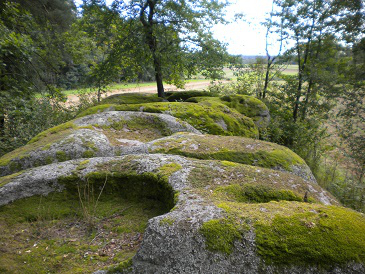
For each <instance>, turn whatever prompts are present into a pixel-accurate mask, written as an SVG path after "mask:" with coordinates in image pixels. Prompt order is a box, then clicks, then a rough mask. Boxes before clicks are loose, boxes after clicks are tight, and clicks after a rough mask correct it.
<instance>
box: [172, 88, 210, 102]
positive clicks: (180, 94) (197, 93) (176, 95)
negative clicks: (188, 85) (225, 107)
mask: <svg viewBox="0 0 365 274" xmlns="http://www.w3.org/2000/svg"><path fill="white" fill-rule="evenodd" d="M202 96H207V97H212V96H214V94H212V93H209V92H206V91H201V90H189V91H176V92H171V94H170V95H169V96H168V97H167V100H169V101H170V102H175V101H186V100H187V99H189V98H192V97H202Z"/></svg>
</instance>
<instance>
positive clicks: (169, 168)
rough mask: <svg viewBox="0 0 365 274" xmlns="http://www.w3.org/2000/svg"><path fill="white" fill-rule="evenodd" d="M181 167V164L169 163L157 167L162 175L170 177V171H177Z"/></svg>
mask: <svg viewBox="0 0 365 274" xmlns="http://www.w3.org/2000/svg"><path fill="white" fill-rule="evenodd" d="M181 168H182V166H181V165H179V164H176V163H169V164H166V165H163V166H161V167H160V168H159V171H160V174H161V175H162V176H166V177H170V176H171V174H172V173H175V172H176V171H179V170H180V169H181Z"/></svg>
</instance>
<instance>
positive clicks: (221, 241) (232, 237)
mask: <svg viewBox="0 0 365 274" xmlns="http://www.w3.org/2000/svg"><path fill="white" fill-rule="evenodd" d="M200 233H201V234H203V236H204V237H205V244H206V248H207V249H208V250H210V251H213V252H221V253H223V254H226V255H230V254H231V253H232V250H233V247H234V242H235V241H238V240H240V239H242V234H241V233H242V232H240V229H239V227H238V226H237V225H236V224H235V223H233V222H232V221H230V220H227V219H218V220H210V221H208V222H205V223H203V225H202V226H201V228H200Z"/></svg>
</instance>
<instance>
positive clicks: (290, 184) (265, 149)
mask: <svg viewBox="0 0 365 274" xmlns="http://www.w3.org/2000/svg"><path fill="white" fill-rule="evenodd" d="M188 95H189V94H188ZM138 96H139V95H138ZM138 96H137V97H138ZM175 96H177V95H175ZM135 98H136V97H133V96H131V97H125V98H123V100H124V101H123V100H121V99H118V98H112V100H111V101H110V102H111V103H116V102H117V103H119V104H120V105H114V106H111V105H108V107H107V108H104V107H103V106H97V107H96V108H94V109H90V110H88V111H87V112H86V113H89V114H88V115H86V114H85V115H84V116H83V117H80V118H78V119H76V120H73V121H71V122H69V123H66V124H63V125H61V126H59V127H57V128H53V129H50V130H48V131H46V132H44V133H41V134H40V135H38V136H37V137H35V138H34V139H33V140H32V141H31V142H30V143H29V144H28V145H27V146H25V147H23V148H21V149H19V150H17V151H15V152H14V153H13V154H12V155H11V154H9V155H5V157H3V158H1V159H0V165H1V166H2V167H1V168H2V169H0V170H1V172H2V174H1V175H0V176H1V177H0V206H5V205H7V204H8V205H11V204H12V203H13V202H14V201H17V200H19V201H22V200H24V201H26V200H27V199H31V198H29V197H32V196H34V195H43V196H47V195H50V193H62V196H60V197H65V199H66V197H68V196H69V195H74V196H75V195H76V197H77V195H80V185H87V186H88V187H90V186H92V188H93V189H95V190H101V192H100V193H102V194H101V195H104V194H106V193H113V194H118V195H121V196H123V197H125V198H130V199H132V198H133V199H140V198H148V199H152V200H154V201H158V202H159V203H162V204H163V205H164V207H165V211H163V212H165V213H159V215H160V214H163V215H160V216H156V215H153V216H156V217H153V218H151V219H149V221H148V224H147V228H146V230H145V232H144V234H143V241H142V243H141V245H140V247H139V249H138V251H137V253H136V254H135V253H133V254H135V256H134V257H133V259H128V260H126V261H120V262H118V261H116V262H115V263H116V265H114V266H112V267H111V268H109V269H106V270H101V271H99V273H105V272H108V271H111V272H113V271H114V272H120V273H298V274H299V273H308V274H309V273H364V272H365V268H364V262H365V217H364V216H363V215H362V214H360V213H358V212H355V211H353V210H349V209H346V208H343V207H341V206H340V204H339V202H338V201H337V200H336V199H335V198H334V197H333V196H332V195H330V194H329V193H328V192H327V191H325V190H323V189H322V188H321V187H320V186H319V185H318V184H317V183H316V181H315V179H314V178H313V175H312V174H311V172H310V170H309V168H308V166H307V165H306V164H305V162H304V161H303V159H301V158H300V157H299V156H298V155H296V154H295V153H293V152H292V151H290V150H289V149H287V148H285V147H282V146H279V145H276V144H272V143H268V142H263V141H259V140H256V139H250V138H245V137H242V136H219V134H220V133H223V134H225V135H235V134H234V133H237V132H241V133H242V134H241V135H244V134H243V132H244V130H243V129H245V130H247V129H250V130H248V131H247V132H251V133H255V132H257V128H256V127H255V126H253V127H252V128H250V125H252V124H253V122H252V120H250V118H247V117H246V116H244V115H242V114H241V113H243V112H244V111H246V113H245V115H247V116H249V115H251V116H252V117H258V116H260V115H261V116H262V117H264V115H263V114H262V113H264V111H265V108H264V107H262V108H261V110H262V111H263V112H261V114H260V111H261V110H260V111H252V113H249V112H248V111H247V110H244V108H248V107H249V106H250V102H251V101H254V100H251V99H249V98H246V97H244V98H243V97H242V96H238V97H237V96H231V97H230V99H228V98H218V97H207V98H211V99H210V100H207V99H206V98H205V99H204V100H203V99H202V100H201V99H199V98H201V97H195V98H196V102H197V103H193V102H190V103H160V102H155V101H154V100H155V99H151V100H153V102H154V103H146V104H138V102H137V101H134V99H135ZM190 99H191V100H193V99H194V98H190ZM190 99H189V100H190ZM241 99H242V100H243V99H245V100H244V101H242V102H241V101H240V100H241ZM145 100H146V101H149V100H150V99H149V98H148V97H146V99H145ZM250 100H251V101H250ZM125 102H128V103H129V105H128V104H124V103H125ZM224 102H227V103H224ZM228 103H229V104H228ZM251 103H252V102H251ZM179 104H180V105H179ZM252 104H254V105H255V104H259V103H258V102H253V103H252ZM111 108H113V109H114V110H111ZM140 108H143V110H144V112H140V111H139V110H140ZM214 108H217V112H218V114H217V115H216V116H215V115H214V112H213V109H214ZM105 109H108V111H105ZM131 110H133V111H131ZM184 111H186V112H185V113H184ZM194 111H196V112H197V113H194ZM204 111H207V113H205V112H204ZM153 112H155V113H153ZM195 114H196V115H195ZM223 114H229V115H228V116H227V117H229V119H228V118H227V117H226V116H225V115H223ZM232 114H233V115H232ZM173 115H176V116H177V118H176V117H173ZM199 115H200V116H199ZM198 117H201V120H200V121H199V120H198ZM232 117H233V118H234V117H236V118H237V117H241V118H242V117H246V118H247V119H246V118H242V120H240V119H238V120H234V119H235V118H234V119H233V118H232ZM180 119H181V120H180ZM221 119H222V120H221ZM232 119H233V120H232ZM188 121H193V123H194V126H196V128H199V129H209V130H206V131H208V132H209V131H210V130H213V129H214V128H216V129H217V131H216V132H213V133H214V134H216V135H203V134H202V133H201V131H198V130H197V129H196V128H195V127H193V126H192V125H190V124H188V123H187V122H188ZM222 121H223V122H224V124H223V122H222ZM232 121H234V122H235V123H236V122H237V123H239V122H240V121H241V122H242V125H241V126H242V127H241V128H240V127H238V125H237V127H232V124H230V123H231V122H232ZM247 121H250V122H249V123H248V125H249V127H248V128H247V124H245V122H247ZM206 122H207V123H210V125H209V126H208V127H206V128H204V123H206ZM219 124H220V125H219ZM218 127H219V128H218ZM239 128H240V130H241V131H240V130H238V131H234V130H233V129H239ZM230 130H231V131H230ZM203 131H205V130H203ZM237 135H240V134H237ZM255 136H256V135H255V134H253V135H252V137H255ZM118 155H121V156H118ZM85 156H87V157H89V158H88V159H84V158H83V157H85ZM4 163H5V164H4ZM37 165H40V166H38V167H35V166H37ZM29 167H33V168H30V169H28V168H29ZM16 171H20V172H18V173H15V172H16ZM10 173H13V174H11V175H7V176H4V175H5V174H10ZM0 210H2V207H0ZM133 254H132V255H133ZM66 255H67V254H66ZM96 270H99V269H95V271H96Z"/></svg>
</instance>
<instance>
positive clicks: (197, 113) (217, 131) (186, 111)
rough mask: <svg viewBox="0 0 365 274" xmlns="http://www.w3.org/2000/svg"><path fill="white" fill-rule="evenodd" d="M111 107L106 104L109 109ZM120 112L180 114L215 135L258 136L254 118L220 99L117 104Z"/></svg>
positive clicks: (98, 107)
mask: <svg viewBox="0 0 365 274" xmlns="http://www.w3.org/2000/svg"><path fill="white" fill-rule="evenodd" d="M110 107H111V106H110V105H106V106H105V108H106V109H109V108H110ZM101 109H102V106H97V107H94V108H90V109H88V110H87V111H86V112H84V113H81V114H80V117H82V116H84V115H89V114H92V113H94V112H95V113H97V112H98V111H100V110H101ZM113 109H114V110H117V111H142V112H150V113H165V114H169V115H172V116H174V117H177V118H179V119H181V120H183V121H185V122H187V123H189V124H190V125H192V126H193V127H195V128H196V129H198V130H200V131H201V132H204V133H209V134H214V135H230V136H234V135H236V136H245V137H250V138H257V137H258V129H257V127H256V126H255V124H254V123H253V121H252V119H251V118H248V117H246V116H244V115H242V114H240V113H239V112H238V111H236V110H234V109H230V108H229V107H227V106H225V105H224V104H221V103H219V102H217V103H214V104H210V105H209V106H208V105H207V104H194V103H166V102H162V103H147V104H132V105H115V106H113Z"/></svg>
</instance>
